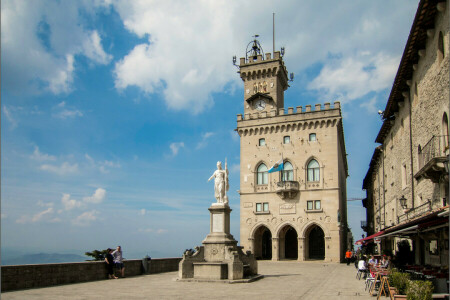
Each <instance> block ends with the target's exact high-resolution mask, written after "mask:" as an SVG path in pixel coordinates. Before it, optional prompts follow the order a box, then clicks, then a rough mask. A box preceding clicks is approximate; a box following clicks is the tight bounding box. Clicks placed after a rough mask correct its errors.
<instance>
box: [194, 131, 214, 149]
mask: <svg viewBox="0 0 450 300" xmlns="http://www.w3.org/2000/svg"><path fill="white" fill-rule="evenodd" d="M213 135H214V132H206V133H204V134H202V140H201V141H200V142H198V144H197V146H196V147H195V148H196V149H201V148H204V147H206V145H207V144H208V139H209V138H210V137H212V136H213Z"/></svg>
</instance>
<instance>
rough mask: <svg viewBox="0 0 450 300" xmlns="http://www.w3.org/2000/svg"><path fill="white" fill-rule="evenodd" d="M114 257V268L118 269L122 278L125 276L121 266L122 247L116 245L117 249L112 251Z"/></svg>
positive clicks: (123, 268)
mask: <svg viewBox="0 0 450 300" xmlns="http://www.w3.org/2000/svg"><path fill="white" fill-rule="evenodd" d="M112 256H113V257H114V264H115V265H116V268H117V269H119V270H120V272H121V275H122V278H123V277H125V267H124V266H123V255H122V247H120V246H117V249H116V250H114V252H113V253H112Z"/></svg>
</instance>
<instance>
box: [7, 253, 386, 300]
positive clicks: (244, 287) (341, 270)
mask: <svg viewBox="0 0 450 300" xmlns="http://www.w3.org/2000/svg"><path fill="white" fill-rule="evenodd" d="M258 267H259V273H260V274H263V275H264V276H265V277H264V278H263V279H261V280H258V281H256V282H252V283H236V284H227V283H211V282H209V283H208V282H178V281H175V278H176V277H177V275H178V273H177V272H169V273H161V274H152V275H142V276H137V277H129V278H123V279H118V280H104V281H94V282H87V283H78V284H69V285H62V286H55V287H48V288H39V289H30V290H22V291H14V292H6V293H2V294H1V299H4V300H9V299H258V300H262V299H308V300H309V299H361V300H363V299H376V298H375V297H371V296H370V295H369V294H368V293H367V292H365V291H364V280H362V279H361V280H357V279H356V278H355V277H356V269H355V267H354V265H350V266H347V265H346V264H337V263H323V262H318V261H311V262H297V261H280V262H272V261H259V262H258ZM382 299H383V300H385V299H388V298H384V297H383V298H382Z"/></svg>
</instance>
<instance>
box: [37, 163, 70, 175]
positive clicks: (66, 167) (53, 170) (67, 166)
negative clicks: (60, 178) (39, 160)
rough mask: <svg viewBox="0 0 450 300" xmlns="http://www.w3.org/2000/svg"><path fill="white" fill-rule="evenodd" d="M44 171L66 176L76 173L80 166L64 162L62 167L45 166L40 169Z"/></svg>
mask: <svg viewBox="0 0 450 300" xmlns="http://www.w3.org/2000/svg"><path fill="white" fill-rule="evenodd" d="M40 169H41V170H43V171H48V172H51V173H55V174H58V175H66V174H70V173H75V172H77V171H78V164H73V165H71V164H69V163H68V162H63V163H62V164H61V165H60V166H55V165H49V164H44V165H41V167H40Z"/></svg>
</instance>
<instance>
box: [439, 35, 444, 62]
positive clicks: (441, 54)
mask: <svg viewBox="0 0 450 300" xmlns="http://www.w3.org/2000/svg"><path fill="white" fill-rule="evenodd" d="M444 57H445V50H444V35H443V34H442V31H439V38H438V59H439V63H440V62H441V61H442V60H443V59H444Z"/></svg>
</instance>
